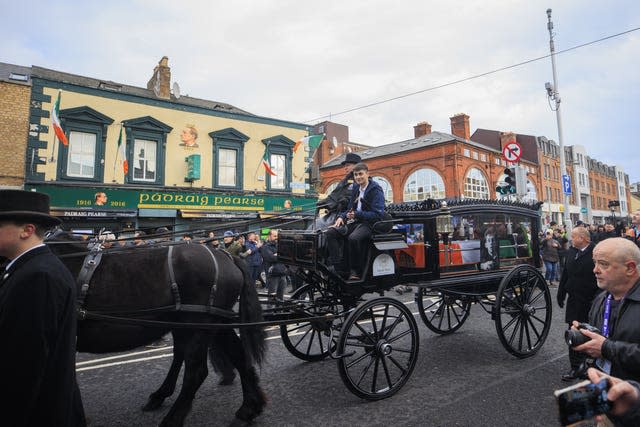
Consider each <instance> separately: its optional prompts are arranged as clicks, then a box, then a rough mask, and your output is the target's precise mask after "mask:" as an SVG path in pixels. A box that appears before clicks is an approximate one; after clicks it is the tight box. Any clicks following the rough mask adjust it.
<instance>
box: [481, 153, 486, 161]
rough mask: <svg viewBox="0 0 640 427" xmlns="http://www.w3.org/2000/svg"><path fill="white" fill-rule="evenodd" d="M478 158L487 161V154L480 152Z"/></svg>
mask: <svg viewBox="0 0 640 427" xmlns="http://www.w3.org/2000/svg"><path fill="white" fill-rule="evenodd" d="M480 160H481V161H483V162H486V161H487V155H486V154H480Z"/></svg>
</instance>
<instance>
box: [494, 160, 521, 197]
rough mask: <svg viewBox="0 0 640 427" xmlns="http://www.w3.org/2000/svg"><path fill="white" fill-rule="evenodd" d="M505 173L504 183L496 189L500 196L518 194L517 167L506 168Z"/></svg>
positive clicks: (500, 183) (499, 184)
mask: <svg viewBox="0 0 640 427" xmlns="http://www.w3.org/2000/svg"><path fill="white" fill-rule="evenodd" d="M504 173H505V175H506V177H505V178H504V181H502V182H499V183H498V186H497V187H496V191H497V192H498V193H499V194H505V195H508V194H516V192H517V188H516V182H517V180H516V166H511V167H508V168H506V169H505V170H504Z"/></svg>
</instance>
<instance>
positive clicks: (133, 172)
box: [122, 116, 184, 185]
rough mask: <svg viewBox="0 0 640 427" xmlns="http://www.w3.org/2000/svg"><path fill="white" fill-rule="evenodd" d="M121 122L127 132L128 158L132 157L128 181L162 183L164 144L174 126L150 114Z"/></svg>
mask: <svg viewBox="0 0 640 427" xmlns="http://www.w3.org/2000/svg"><path fill="white" fill-rule="evenodd" d="M122 125H123V126H124V128H125V129H126V133H127V159H129V160H130V162H129V172H128V174H127V176H126V177H125V182H126V183H144V184H151V185H163V184H164V166H165V165H164V162H165V150H164V146H165V144H166V142H167V134H168V133H169V132H171V130H172V129H173V128H172V127H171V126H167V125H166V124H164V123H162V122H161V121H159V120H157V119H154V118H153V117H150V116H145V117H138V118H136V119H130V120H125V121H124V122H122ZM131 160H132V161H131ZM180 160H182V159H180ZM183 164H184V162H181V163H180V165H183Z"/></svg>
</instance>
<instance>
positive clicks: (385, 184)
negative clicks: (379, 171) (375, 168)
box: [372, 176, 393, 203]
mask: <svg viewBox="0 0 640 427" xmlns="http://www.w3.org/2000/svg"><path fill="white" fill-rule="evenodd" d="M372 179H373V180H374V181H375V182H377V183H378V184H380V187H382V191H384V201H385V202H386V203H393V189H392V188H391V184H389V181H387V180H386V179H384V178H383V177H381V176H374V177H372Z"/></svg>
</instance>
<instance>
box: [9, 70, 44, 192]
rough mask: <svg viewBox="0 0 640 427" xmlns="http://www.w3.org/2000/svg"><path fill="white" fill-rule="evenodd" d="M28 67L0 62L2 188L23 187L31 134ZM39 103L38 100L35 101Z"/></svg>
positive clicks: (36, 103)
mask: <svg viewBox="0 0 640 427" xmlns="http://www.w3.org/2000/svg"><path fill="white" fill-rule="evenodd" d="M30 74H31V72H30V69H29V68H28V67H21V66H18V65H12V64H3V63H0V93H2V96H0V153H2V155H1V156H0V188H3V187H6V188H21V187H22V185H23V184H24V177H25V152H26V146H27V135H28V133H29V113H30V110H29V105H30V100H31V77H30ZM34 102H35V104H34V105H36V106H37V105H38V103H39V102H40V101H39V100H37V99H36V100H34Z"/></svg>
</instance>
